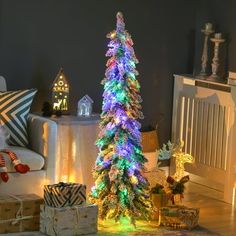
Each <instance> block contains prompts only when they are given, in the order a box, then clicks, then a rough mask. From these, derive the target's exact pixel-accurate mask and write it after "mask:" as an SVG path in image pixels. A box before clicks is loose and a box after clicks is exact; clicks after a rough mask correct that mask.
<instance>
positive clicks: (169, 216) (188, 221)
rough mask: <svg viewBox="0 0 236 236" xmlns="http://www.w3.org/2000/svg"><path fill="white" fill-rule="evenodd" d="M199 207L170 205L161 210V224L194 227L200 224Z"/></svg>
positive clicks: (175, 226)
mask: <svg viewBox="0 0 236 236" xmlns="http://www.w3.org/2000/svg"><path fill="white" fill-rule="evenodd" d="M198 219H199V208H190V207H186V206H168V207H162V208H160V210H159V224H160V225H163V226H165V227H171V228H174V229H193V228H194V227H196V226H197V225H198Z"/></svg>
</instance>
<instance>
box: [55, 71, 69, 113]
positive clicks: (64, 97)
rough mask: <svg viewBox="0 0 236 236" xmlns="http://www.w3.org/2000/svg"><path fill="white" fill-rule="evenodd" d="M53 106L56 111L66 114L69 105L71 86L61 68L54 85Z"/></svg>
mask: <svg viewBox="0 0 236 236" xmlns="http://www.w3.org/2000/svg"><path fill="white" fill-rule="evenodd" d="M52 104H53V110H54V111H62V112H64V113H66V112H67V111H68V105H69V84H68V82H67V79H66V76H65V74H64V71H63V69H62V68H61V69H60V70H59V72H58V74H57V76H56V78H55V80H54V82H53V85H52Z"/></svg>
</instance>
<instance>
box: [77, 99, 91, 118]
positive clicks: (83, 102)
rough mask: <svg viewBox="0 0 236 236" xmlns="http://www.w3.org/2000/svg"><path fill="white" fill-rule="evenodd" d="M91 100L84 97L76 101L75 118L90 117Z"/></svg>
mask: <svg viewBox="0 0 236 236" xmlns="http://www.w3.org/2000/svg"><path fill="white" fill-rule="evenodd" d="M92 106H93V100H92V99H91V98H90V97H89V96H88V95H85V96H84V97H82V98H81V99H80V100H79V101H78V108H77V116H91V114H92Z"/></svg>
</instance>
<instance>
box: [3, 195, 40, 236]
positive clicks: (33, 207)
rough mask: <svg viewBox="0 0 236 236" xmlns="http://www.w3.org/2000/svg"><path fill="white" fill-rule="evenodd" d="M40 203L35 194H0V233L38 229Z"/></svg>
mask: <svg viewBox="0 0 236 236" xmlns="http://www.w3.org/2000/svg"><path fill="white" fill-rule="evenodd" d="M41 204H43V199H42V198H41V197H39V196H37V195H35V194H24V195H0V233H1V234H2V233H14V232H22V231H36V230H39V213H40V205H41Z"/></svg>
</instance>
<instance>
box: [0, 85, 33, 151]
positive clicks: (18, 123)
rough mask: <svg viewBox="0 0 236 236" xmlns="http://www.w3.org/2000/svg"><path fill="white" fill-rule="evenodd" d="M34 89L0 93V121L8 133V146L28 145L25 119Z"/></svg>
mask: <svg viewBox="0 0 236 236" xmlns="http://www.w3.org/2000/svg"><path fill="white" fill-rule="evenodd" d="M36 92H37V90H36V89H27V90H18V91H7V92H0V121H1V124H2V125H4V126H5V127H6V128H7V130H8V131H9V133H10V138H9V140H8V142H9V144H12V145H16V146H22V147H25V146H27V145H28V143H29V142H28V135H27V118H28V115H29V111H30V106H31V103H32V101H33V98H34V95H35V93H36Z"/></svg>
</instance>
